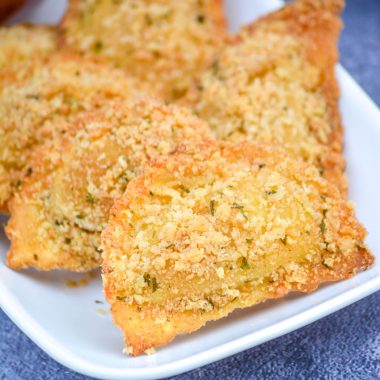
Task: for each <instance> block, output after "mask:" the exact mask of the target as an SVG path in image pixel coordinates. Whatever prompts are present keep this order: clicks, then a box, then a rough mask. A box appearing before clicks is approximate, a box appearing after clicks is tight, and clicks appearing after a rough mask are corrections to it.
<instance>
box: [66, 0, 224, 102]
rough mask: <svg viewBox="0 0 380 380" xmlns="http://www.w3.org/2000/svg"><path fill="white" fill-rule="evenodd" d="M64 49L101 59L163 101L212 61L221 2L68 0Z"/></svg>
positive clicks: (221, 33) (219, 39) (178, 93)
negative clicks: (125, 72) (147, 84)
mask: <svg viewBox="0 0 380 380" xmlns="http://www.w3.org/2000/svg"><path fill="white" fill-rule="evenodd" d="M62 29H63V41H64V45H65V46H66V47H67V48H69V49H72V50H74V51H77V52H81V53H84V54H94V55H97V56H101V57H105V58H107V59H108V60H109V61H111V62H113V63H114V64H115V65H116V66H118V67H123V68H125V69H127V70H128V72H129V73H131V74H133V75H135V76H136V77H138V78H139V79H140V80H143V81H145V82H147V83H149V86H150V87H151V88H152V89H154V92H158V93H160V94H161V96H162V97H163V98H164V99H165V100H168V101H172V100H176V99H177V98H179V97H181V96H182V95H183V94H184V93H185V92H186V91H187V89H188V88H189V87H190V86H191V84H192V83H193V81H194V79H195V78H198V77H199V76H200V74H201V72H202V71H203V70H204V69H205V68H206V67H207V65H209V64H210V63H211V62H212V61H213V60H214V58H215V54H216V52H217V51H218V49H219V48H220V47H221V44H222V42H223V40H224V35H225V20H224V15H223V10H222V1H221V0H186V1H178V0H119V1H113V0H96V1H95V0H70V1H69V8H68V11H67V14H66V16H65V18H64V20H63V22H62Z"/></svg>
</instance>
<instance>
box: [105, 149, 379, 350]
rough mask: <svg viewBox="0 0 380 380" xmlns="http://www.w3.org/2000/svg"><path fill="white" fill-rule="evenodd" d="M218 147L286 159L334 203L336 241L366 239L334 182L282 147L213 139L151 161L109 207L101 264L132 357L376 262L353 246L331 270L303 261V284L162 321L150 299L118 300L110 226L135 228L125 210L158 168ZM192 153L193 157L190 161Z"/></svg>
mask: <svg viewBox="0 0 380 380" xmlns="http://www.w3.org/2000/svg"><path fill="white" fill-rule="evenodd" d="M220 147H222V149H223V156H224V157H228V158H230V159H231V160H248V162H254V161H255V159H256V160H257V158H258V157H260V158H263V157H264V158H266V159H268V160H270V161H271V162H272V163H273V162H278V163H280V162H284V161H286V162H287V163H288V164H289V167H288V165H285V167H286V169H285V170H288V173H287V175H289V176H290V177H292V175H294V176H295V178H297V181H300V183H302V182H306V183H312V184H313V186H315V187H316V188H317V189H318V191H319V192H320V194H325V196H327V198H328V199H330V200H331V201H332V202H333V203H334V204H335V207H336V209H337V212H336V213H335V215H334V216H332V218H335V219H332V220H329V224H330V223H331V225H333V224H334V222H336V223H338V224H339V225H340V227H339V232H338V233H339V239H346V238H349V239H358V240H360V241H361V240H363V239H364V238H365V235H366V231H365V229H364V228H363V226H362V225H361V224H360V223H359V222H358V221H357V219H356V218H355V215H354V212H353V210H352V208H351V207H350V206H349V204H348V203H347V202H346V201H345V200H344V199H342V198H341V195H340V193H339V192H338V191H337V189H336V188H335V186H333V185H331V184H330V183H328V182H327V181H325V180H323V179H322V178H319V177H318V175H317V173H316V170H315V169H314V168H312V167H309V166H307V165H302V164H300V163H297V162H296V161H294V160H289V158H288V156H287V155H285V154H284V153H283V152H281V151H280V150H276V149H274V148H269V147H263V146H260V145H257V144H250V143H239V144H236V145H234V146H231V145H229V144H223V145H216V144H215V143H213V142H208V143H207V144H204V145H202V146H199V147H198V149H196V150H195V149H192V148H187V147H182V151H179V152H177V153H176V154H175V155H174V156H171V157H169V158H168V160H161V161H157V162H155V163H154V164H152V165H151V167H150V168H149V170H146V171H145V175H144V176H141V177H139V178H136V179H135V180H134V181H132V182H131V183H130V184H129V186H128V189H127V192H126V193H125V195H124V197H123V198H122V199H120V200H119V201H118V202H116V204H115V206H114V207H113V209H112V210H111V218H110V222H109V226H108V228H107V229H106V230H105V231H104V232H103V235H102V241H103V245H104V247H105V254H104V262H103V282H104V290H105V294H106V296H107V299H108V301H109V302H110V303H111V310H112V315H113V319H114V322H115V323H116V325H118V326H119V327H120V328H121V329H122V331H123V332H124V335H125V342H126V345H127V346H128V347H129V353H130V354H132V355H139V354H141V353H143V352H144V351H145V350H147V349H150V348H152V347H156V346H160V345H164V344H166V343H168V342H170V341H171V340H172V339H174V338H175V336H176V335H179V334H186V333H190V332H193V331H195V330H197V329H199V328H200V327H202V326H203V325H204V324H205V323H206V322H208V321H212V320H217V319H220V318H222V317H224V316H226V315H228V314H229V313H230V312H232V311H233V310H235V309H237V308H243V307H250V306H252V305H255V304H257V303H259V302H262V301H265V300H266V299H270V298H279V297H283V296H285V295H286V294H288V293H289V292H291V291H299V292H305V293H308V292H311V291H313V290H315V289H316V288H317V287H318V286H319V285H320V284H321V283H323V282H326V281H339V280H344V279H347V278H350V277H352V276H353V275H354V274H355V273H356V272H358V271H361V270H365V269H367V268H368V267H369V266H371V264H372V263H373V261H374V258H373V256H372V255H371V253H370V252H369V250H368V249H367V248H366V247H365V246H355V248H354V249H353V250H352V251H350V253H349V254H347V255H345V254H343V255H342V256H341V257H340V258H339V259H338V260H337V262H335V263H334V267H333V268H331V267H326V266H325V265H322V263H319V264H317V265H310V264H309V265H307V266H306V265H305V269H306V271H307V276H306V282H304V283H303V284H302V283H298V282H291V281H288V280H286V279H285V276H284V277H283V278H280V280H279V281H278V282H277V284H276V285H275V287H274V289H273V290H271V291H270V290H265V289H264V291H261V290H258V291H255V292H254V293H252V294H250V295H248V296H246V297H245V298H244V299H242V300H237V301H233V302H232V303H230V304H228V305H227V306H226V307H224V308H223V309H218V310H215V309H213V310H212V311H210V312H209V311H208V312H205V313H193V312H191V311H188V312H178V311H176V312H172V313H170V315H167V320H168V322H167V323H165V324H163V325H159V324H157V323H155V318H156V317H157V315H156V314H155V308H154V307H152V305H150V304H149V303H148V304H143V305H140V306H139V305H136V304H135V303H133V304H128V303H126V302H124V301H123V300H119V299H118V298H117V288H116V286H115V283H114V281H115V279H114V278H113V277H112V272H113V263H112V262H111V261H109V258H108V252H110V251H116V252H118V249H119V247H120V242H119V241H118V240H117V239H115V235H116V236H118V234H115V235H114V234H113V228H114V227H116V226H117V225H118V224H119V225H121V226H123V227H122V228H124V231H128V229H129V228H133V227H132V226H131V225H127V223H123V220H124V219H123V218H125V214H124V211H125V210H126V209H128V208H129V205H130V204H136V203H137V204H141V202H143V201H142V198H143V197H144V195H146V194H148V192H149V186H150V184H151V183H152V181H154V179H155V177H156V175H157V172H158V171H159V170H162V169H163V170H167V171H168V172H173V173H174V172H176V171H178V169H179V167H182V169H183V167H185V168H186V167H188V166H192V165H207V161H208V160H209V159H210V158H211V156H212V154H213V153H214V152H215V151H216V150H217V149H221V148H220ZM186 151H187V153H186ZM194 157H196V158H195V159H194ZM185 172H186V171H185ZM336 218H337V219H336ZM158 307H159V305H158Z"/></svg>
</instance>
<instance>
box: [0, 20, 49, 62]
mask: <svg viewBox="0 0 380 380" xmlns="http://www.w3.org/2000/svg"><path fill="white" fill-rule="evenodd" d="M56 48H57V32H56V30H55V29H54V28H52V27H47V26H27V25H15V26H9V27H0V69H3V68H5V67H8V66H11V65H12V64H19V63H22V62H25V61H28V60H29V59H32V58H35V57H41V56H47V55H49V54H52V53H53V52H54V51H55V50H56Z"/></svg>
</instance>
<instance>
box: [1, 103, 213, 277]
mask: <svg viewBox="0 0 380 380" xmlns="http://www.w3.org/2000/svg"><path fill="white" fill-rule="evenodd" d="M129 114H130V115H133V117H135V119H134V121H135V122H136V123H138V122H142V120H143V118H145V114H147V115H149V117H150V119H149V121H150V122H157V123H161V124H160V125H162V129H160V128H159V127H157V128H156V129H155V130H153V127H152V131H151V135H154V136H155V137H156V138H157V141H159V140H158V139H159V138H160V137H162V131H163V130H164V129H165V126H166V124H167V123H173V124H172V125H176V124H175V123H177V124H179V125H181V126H183V131H181V130H180V129H178V134H179V136H181V137H178V138H182V139H183V138H186V139H190V138H194V139H196V140H198V139H204V138H207V137H208V136H209V130H208V128H207V125H206V123H204V122H203V121H201V120H199V119H198V118H196V117H195V116H193V115H192V114H191V112H190V111H189V110H187V109H181V108H179V107H176V106H167V105H163V104H161V103H159V102H156V101H154V100H149V99H142V100H138V101H135V100H133V101H131V102H128V101H115V102H112V104H111V103H110V104H108V106H107V107H106V108H102V109H99V110H93V111H89V112H86V113H83V114H81V115H80V116H78V118H77V119H76V121H75V122H73V123H70V124H68V125H66V126H65V130H66V133H65V135H64V137H63V138H61V139H59V140H57V141H55V142H54V145H53V146H46V145H42V146H40V147H38V149H35V151H34V154H33V157H32V160H31V167H33V172H32V174H31V175H30V176H28V177H26V178H25V179H24V182H23V185H22V186H21V188H20V189H19V190H18V192H17V193H16V194H15V196H14V197H13V199H12V200H11V201H10V202H9V208H10V213H11V217H10V219H9V222H8V225H7V227H6V234H7V236H8V238H9V240H10V242H11V244H10V248H9V251H8V255H7V265H8V266H9V267H10V268H12V269H16V270H19V269H23V268H27V267H34V268H36V269H39V270H54V269H65V270H70V271H76V272H87V271H89V270H92V269H95V268H98V267H99V266H100V264H101V255H100V253H99V251H98V250H96V251H95V250H89V248H88V246H87V245H86V244H89V243H90V242H91V241H92V240H91V239H94V240H95V239H96V241H97V242H98V243H100V231H99V230H88V229H86V228H84V227H83V228H81V227H80V226H78V223H77V222H76V220H75V213H73V214H70V215H65V216H66V218H67V219H68V221H69V225H68V226H67V228H68V229H71V230H69V231H68V232H66V233H67V235H63V233H64V232H62V231H60V230H59V231H57V230H56V229H55V227H56V226H55V222H56V220H57V219H60V218H62V215H60V214H57V215H55V214H54V216H52V215H51V211H52V210H53V212H54V209H52V207H51V206H45V205H43V204H41V202H40V198H41V196H42V194H45V195H46V193H48V194H50V195H51V198H54V195H55V194H58V195H59V194H60V193H61V192H62V189H61V187H60V186H63V185H62V184H61V182H59V180H58V184H57V182H56V180H57V177H58V179H59V177H60V176H62V175H69V176H70V178H71V179H72V183H71V184H70V186H72V187H75V184H77V182H75V178H74V177H75V176H74V174H75V173H77V172H75V171H74V169H73V167H74V166H75V165H74V164H73V162H74V160H73V158H72V157H71V152H72V151H73V150H75V149H81V150H82V148H79V146H80V141H81V140H80V139H81V137H83V136H84V135H85V136H87V137H88V140H89V141H91V142H92V141H93V142H94V143H95V142H96V141H97V140H100V139H101V138H102V137H104V136H106V135H107V134H111V133H114V132H115V133H116V131H117V130H118V129H120V130H125V129H126V128H128V127H126V126H125V125H126V124H123V122H125V121H124V120H123V121H119V118H120V119H123V116H125V115H129ZM114 115H116V116H114ZM146 118H148V116H147V117H146ZM173 119H174V120H175V121H172V120H173ZM115 120H116V121H115ZM91 124H92V125H94V124H95V125H97V127H95V128H93V129H91V128H86V125H91ZM132 126H133V128H132ZM129 128H130V129H135V128H134V124H131V125H130V126H129ZM78 132H79V133H80V136H78ZM193 135H194V136H193ZM129 137H130V136H129ZM138 137H139V139H140V140H142V139H143V138H144V135H143V134H141V135H139V136H138ZM145 138H146V137H145ZM175 139H177V137H173V138H172V140H173V144H174V143H175V145H173V147H172V148H171V149H174V148H175V146H176V145H177V144H178V143H179V142H178V141H177V140H175ZM128 144H130V143H129V142H128V141H126V140H125V139H124V140H123V141H122V142H120V144H119V146H118V147H117V148H115V149H117V151H118V152H120V151H124V150H126V149H127V148H128ZM152 144H153V142H152V140H151V141H147V140H145V141H140V142H139V145H140V146H141V147H142V148H147V149H149V148H151V147H152ZM133 148H134V149H135V151H138V148H136V146H133ZM121 149H122V150H121ZM131 149H132V147H131ZM83 150H85V151H86V148H83ZM87 151H88V150H87ZM107 152H108V150H103V154H104V155H107V156H109V155H110V154H108V153H107ZM143 154H144V157H143V158H140V156H139V158H140V159H141V160H147V159H148V157H149V155H148V153H143ZM136 157H137V155H136ZM136 157H134V159H135V160H136ZM132 160H133V157H132ZM142 162H144V163H145V161H142ZM112 163H113V165H110V166H109V167H108V166H107V169H102V170H101V171H100V173H101V174H99V173H98V174H97V175H98V176H100V175H102V176H103V177H101V178H103V179H104V178H107V176H106V174H107V173H108V174H109V173H110V172H112V167H113V166H115V163H116V158H113V161H112ZM81 164H82V165H83V171H84V172H91V170H92V169H93V167H95V166H96V165H95V163H94V162H92V161H91V160H87V161H83V162H82V161H81ZM133 168H134V167H132V166H131V167H130V168H129V170H131V171H132V170H136V169H135V168H134V169H133ZM65 169H66V170H65ZM76 175H78V174H76ZM119 177H120V176H119ZM92 178H93V177H92ZM86 185H88V181H87V182H86ZM110 186H113V188H115V189H118V190H117V191H116V190H115V193H117V197H119V196H121V195H122V192H121V193H119V191H121V190H119V187H117V186H116V184H115V183H113V182H112V183H111V185H110ZM65 189H66V190H68V189H67V188H65ZM75 190H77V189H75V188H71V191H72V192H73V193H74V194H77V193H75ZM79 194H80V193H79ZM113 196H114V194H109V193H107V194H102V196H99V198H98V199H97V202H96V203H95V205H94V206H93V210H94V213H96V212H98V211H99V214H101V215H102V218H103V216H104V219H105V221H104V222H106V220H107V218H108V210H109V208H110V207H111V206H112V204H113V201H114V198H113ZM79 197H80V195H76V197H75V200H76V201H78V203H80V200H79V199H81V198H79ZM78 198H79V199H78ZM82 203H86V202H84V201H82ZM60 206H62V207H68V206H69V201H66V200H65V199H64V200H63V201H61V203H60ZM95 211H96V212H95ZM103 211H104V213H103ZM98 225H101V224H100V222H99V224H98ZM72 230H75V231H80V232H81V235H80V236H79V237H77V236H76V235H74V234H75V232H73V231H72ZM70 232H72V234H70ZM62 235H63V236H70V238H71V239H72V241H73V242H74V241H75V244H76V245H75V247H73V242H71V243H70V245H68V244H63V242H62V241H63V238H62Z"/></svg>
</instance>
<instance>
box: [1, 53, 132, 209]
mask: <svg viewBox="0 0 380 380" xmlns="http://www.w3.org/2000/svg"><path fill="white" fill-rule="evenodd" d="M138 94H139V92H138V90H137V86H136V83H135V82H134V80H132V79H130V78H128V77H127V76H126V75H125V73H124V72H123V71H119V70H116V69H114V68H109V67H107V66H104V65H101V64H98V63H95V62H92V61H91V60H89V59H84V58H80V57H76V56H72V55H67V54H56V55H54V56H52V57H50V58H46V59H36V60H30V61H29V62H26V63H25V64H23V65H18V66H17V68H14V69H4V70H2V71H0V167H1V169H0V183H6V181H7V180H8V185H7V186H0V208H1V209H3V210H6V202H7V201H8V200H9V198H10V197H11V195H12V193H13V191H14V190H15V189H18V188H19V187H20V186H21V185H22V180H23V177H24V175H25V174H30V170H31V168H29V167H28V165H29V163H30V160H31V154H32V153H33V149H35V147H36V146H38V145H40V144H41V143H43V142H46V141H51V140H52V139H53V137H54V136H58V137H60V136H61V135H62V134H64V133H65V128H66V126H65V123H68V122H70V121H72V120H74V119H75V118H76V117H77V116H78V114H80V113H82V112H84V111H88V110H91V109H92V108H94V107H99V106H103V105H105V104H106V103H107V102H108V101H110V100H113V99H128V98H133V97H134V96H138ZM25 172H26V173H25Z"/></svg>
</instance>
